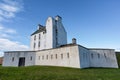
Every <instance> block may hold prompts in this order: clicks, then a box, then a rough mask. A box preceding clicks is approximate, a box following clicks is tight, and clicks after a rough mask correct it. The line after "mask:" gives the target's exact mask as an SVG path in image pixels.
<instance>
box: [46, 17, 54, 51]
mask: <svg viewBox="0 0 120 80" xmlns="http://www.w3.org/2000/svg"><path fill="white" fill-rule="evenodd" d="M46 31H47V32H46V49H51V48H55V47H56V41H55V36H53V35H55V20H54V19H53V18H52V17H48V19H47V21H46Z"/></svg>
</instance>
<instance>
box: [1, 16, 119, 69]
mask: <svg viewBox="0 0 120 80" xmlns="http://www.w3.org/2000/svg"><path fill="white" fill-rule="evenodd" d="M30 41H31V42H30V48H31V50H30V51H7V52H5V53H4V60H3V65H2V66H16V67H18V66H32V65H44V66H63V67H74V68H89V67H108V68H118V64H117V60H116V55H115V51H114V49H101V48H93V49H90V48H86V47H84V46H82V45H79V44H77V43H76V39H75V38H73V39H72V43H70V44H67V32H66V30H65V28H64V26H63V24H62V18H61V17H60V16H56V17H55V18H52V17H48V19H47V21H46V25H45V26H42V25H40V24H39V25H38V29H37V30H36V31H35V32H34V33H33V34H31V40H30Z"/></svg>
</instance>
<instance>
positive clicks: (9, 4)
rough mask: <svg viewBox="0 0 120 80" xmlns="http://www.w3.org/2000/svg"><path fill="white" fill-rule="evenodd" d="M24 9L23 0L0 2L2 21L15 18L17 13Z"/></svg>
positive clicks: (4, 0) (3, 0)
mask: <svg viewBox="0 0 120 80" xmlns="http://www.w3.org/2000/svg"><path fill="white" fill-rule="evenodd" d="M20 1H21V2H20ZM22 9H23V3H22V0H17V1H14V0H2V2H1V3H0V21H5V20H8V19H11V18H14V17H15V15H16V13H17V12H19V11H22Z"/></svg>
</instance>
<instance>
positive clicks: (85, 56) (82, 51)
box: [78, 46, 90, 68]
mask: <svg viewBox="0 0 120 80" xmlns="http://www.w3.org/2000/svg"><path fill="white" fill-rule="evenodd" d="M78 48H79V56H80V68H87V67H89V66H90V58H89V53H90V51H89V50H88V49H87V48H85V47H82V46H78Z"/></svg>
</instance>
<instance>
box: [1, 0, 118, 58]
mask: <svg viewBox="0 0 120 80" xmlns="http://www.w3.org/2000/svg"><path fill="white" fill-rule="evenodd" d="M56 15H60V16H61V17H62V19H63V20H62V21H63V25H64V27H65V29H66V31H67V36H68V43H70V42H71V39H72V38H73V37H74V38H76V39H77V43H78V44H80V45H83V46H85V47H88V48H96V47H97V48H113V49H115V50H117V51H120V37H119V35H120V0H0V56H2V55H3V52H4V51H9V50H13V51H14V50H29V43H30V41H29V39H30V35H31V34H32V33H33V32H34V31H35V30H36V29H37V25H38V24H42V25H45V21H46V19H47V17H48V16H52V17H55V16H56Z"/></svg>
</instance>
